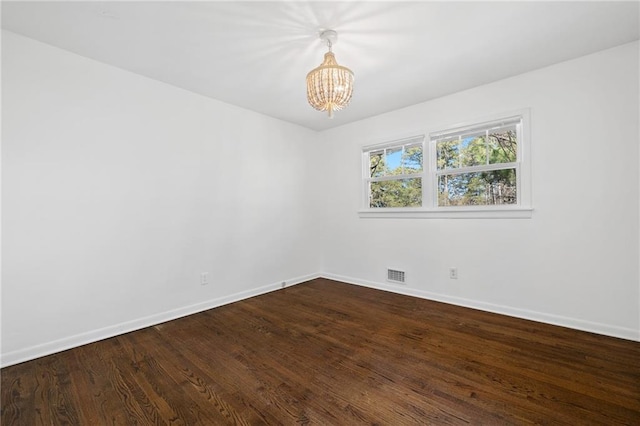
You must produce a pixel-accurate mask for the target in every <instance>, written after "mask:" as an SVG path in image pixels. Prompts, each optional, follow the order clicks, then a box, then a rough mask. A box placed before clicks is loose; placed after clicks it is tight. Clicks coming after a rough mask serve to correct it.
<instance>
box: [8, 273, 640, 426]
mask: <svg viewBox="0 0 640 426" xmlns="http://www.w3.org/2000/svg"><path fill="white" fill-rule="evenodd" d="M1 374H2V391H1V393H2V424H3V425H5V426H9V425H58V424H71V425H107V424H108V425H134V424H142V425H147V424H167V425H168V424H172V425H196V424H202V425H225V424H241V425H259V424H288V425H294V424H296V425H297V424H314V425H355V424H381V425H404V424H434V425H448V424H489V425H505V424H517V425H522V424H530V423H536V424H568V425H578V424H579V425H587V424H601V425H616V424H628V425H638V424H640V343H637V342H631V341H625V340H621V339H614V338H609V337H604V336H599V335H595V334H590V333H583V332H578V331H575V330H569V329H565V328H561V327H554V326H550V325H544V324H539V323H535V322H530V321H524V320H518V319H514V318H509V317H505V316H500V315H495V314H489V313H486V312H480V311H475V310H471V309H465V308H460V307H455V306H450V305H446V304H440V303H436V302H430V301H426V300H421V299H416V298H411V297H406V296H401V295H396V294H392V293H386V292H382V291H377V290H371V289H367V288H363V287H357V286H352V285H348V284H343V283H338V282H334V281H329V280H324V279H318V280H314V281H310V282H308V283H304V284H300V285H297V286H294V287H290V288H287V289H285V290H281V291H278V292H274V293H269V294H266V295H263V296H259V297H255V298H252V299H249V300H245V301H241V302H238V303H234V304H231V305H227V306H223V307H220V308H217V309H212V310H209V311H206V312H203V313H201V314H197V315H192V316H190V317H186V318H182V319H179V320H176V321H171V322H168V323H165V324H161V325H159V326H156V327H151V328H148V329H144V330H140V331H137V332H134V333H129V334H126V335H122V336H119V337H115V338H112V339H108V340H104V341H101V342H97V343H94V344H90V345H86V346H83V347H80V348H76V349H72V350H69V351H66V352H62V353H59V354H55V355H51V356H47V357H44V358H40V359H37V360H34V361H30V362H26V363H22V364H19V365H15V366H11V367H7V368H4V369H2V372H1Z"/></svg>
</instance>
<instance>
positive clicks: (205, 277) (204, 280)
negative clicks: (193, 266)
mask: <svg viewBox="0 0 640 426" xmlns="http://www.w3.org/2000/svg"><path fill="white" fill-rule="evenodd" d="M207 284H209V273H208V272H203V273H201V274H200V285H207Z"/></svg>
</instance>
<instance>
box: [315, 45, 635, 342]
mask: <svg viewBox="0 0 640 426" xmlns="http://www.w3.org/2000/svg"><path fill="white" fill-rule="evenodd" d="M638 49H639V46H638V43H637V42H635V43H631V44H627V45H623V46H620V47H617V48H614V49H610V50H606V51H603V52H600V53H597V54H594V55H590V56H586V57H583V58H579V59H577V60H572V61H569V62H565V63H561V64H558V65H555V66H551V67H548V68H545V69H541V70H538V71H535V72H531V73H527V74H524V75H521V76H517V77H514V78H510V79H507V80H503V81H499V82H497V83H494V84H490V85H486V86H482V87H478V88H475V89H472V90H468V91H464V92H461V93H457V94H454V95H452V96H447V97H444V98H440V99H437V100H434V101H431V102H426V103H423V104H419V105H415V106H412V107H409V108H405V109H402V110H398V111H394V112H391V113H388V114H384V115H381V116H377V117H374V118H371V119H367V120H363V121H360V122H357V123H353V124H351V125H346V126H342V127H339V128H336V129H333V130H329V131H326V132H324V133H323V134H322V136H323V141H322V142H321V143H322V152H323V153H324V155H326V162H327V163H328V164H331V169H330V170H331V172H330V173H328V174H327V176H326V180H325V182H326V185H327V188H325V193H326V194H327V197H326V205H327V212H326V219H327V220H326V224H325V230H326V232H325V234H324V247H325V250H324V271H325V275H327V276H330V277H334V278H337V279H342V280H346V281H349V282H354V283H359V284H364V285H370V286H374V287H378V288H388V289H392V290H394V291H400V292H404V293H408V294H413V295H417V296H422V297H428V298H433V299H437V300H443V301H448V302H453V303H457V304H461V305H467V306H473V307H478V308H481V309H487V310H492V311H496V312H502V313H507V314H511V315H515V316H520V317H525V318H531V319H537V320H542V321H547V322H551V323H557V324H562V325H566V326H570V327H575V328H581V329H586V330H591V331H596V332H601V333H604V334H610V335H615V336H621V337H626V338H631V339H639V338H640V325H639V318H640V312H639V305H640V303H639V301H640V295H639V276H638V255H639V250H638V219H639V212H638V189H639V175H638V140H639V138H638V135H639V126H638V115H639V107H638V94H639V87H638V80H639V72H638ZM434 66H437V64H434ZM416 84H420V82H416ZM522 108H531V122H532V126H531V129H532V130H531V139H532V159H533V169H532V170H533V206H534V209H535V210H534V213H533V218H531V219H511V220H509V219H454V220H451V219H449V220H446V219H417V220H416V219H363V218H359V217H358V215H357V211H358V209H359V208H360V207H361V205H360V202H361V196H360V194H361V192H360V191H361V164H360V161H361V147H362V146H363V145H367V144H370V143H372V142H380V141H382V140H384V138H388V140H393V139H394V138H397V137H398V136H407V134H411V133H412V132H413V134H415V133H416V131H421V132H424V133H426V134H428V132H429V131H434V130H441V129H442V127H443V126H446V125H453V124H456V123H461V122H467V121H470V120H474V119H476V118H479V117H483V116H486V115H491V114H494V113H500V112H508V111H512V110H517V109H522ZM387 267H395V268H401V269H404V270H405V271H406V273H407V281H408V282H407V285H406V286H397V287H393V286H390V285H387V284H386V283H385V278H386V268H387ZM449 267H457V268H458V272H459V279H458V280H450V279H449V278H448V268H449Z"/></svg>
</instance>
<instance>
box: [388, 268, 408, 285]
mask: <svg viewBox="0 0 640 426" xmlns="http://www.w3.org/2000/svg"><path fill="white" fill-rule="evenodd" d="M387 281H390V282H392V283H400V284H404V271H399V270H397V269H387Z"/></svg>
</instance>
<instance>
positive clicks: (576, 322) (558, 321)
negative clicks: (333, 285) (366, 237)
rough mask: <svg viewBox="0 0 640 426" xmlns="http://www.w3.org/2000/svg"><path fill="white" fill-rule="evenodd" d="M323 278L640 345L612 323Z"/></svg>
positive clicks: (638, 335)
mask: <svg viewBox="0 0 640 426" xmlns="http://www.w3.org/2000/svg"><path fill="white" fill-rule="evenodd" d="M320 276H321V277H322V278H328V279H331V280H336V281H341V282H345V283H348V284H355V285H360V286H363V287H370V288H374V289H377V290H384V291H390V292H393V293H399V294H404V295H407V296H413V297H419V298H421V299H428V300H434V301H436V302H443V303H448V304H451V305H457V306H463V307H466V308H473V309H479V310H481V311H487V312H493V313H496V314H502V315H508V316H511V317H516V318H522V319H527V320H531V321H537V322H543V323H547V324H553V325H559V326H561V327H567V328H572V329H576V330H581V331H588V332H591V333H597V334H602V335H605V336H611V337H619V338H622V339H627V340H633V341H636V342H640V331H639V330H634V329H632V328H625V327H619V326H614V325H609V324H602V323H597V322H591V321H585V320H580V319H576V318H570V317H564V316H560V315H553V314H547V313H544V312H536V311H530V310H526V309H518V308H512V307H510V306H503V305H495V304H492V303H487V302H481V301H477V300H471V299H465V298H461V297H454V296H447V295H444V294H438V293H431V292H428V291H423V290H417V289H414V288H408V287H405V286H399V285H393V284H388V283H379V282H373V281H367V280H361V279H358V278H352V277H346V276H343V275H336V274H331V273H321V274H320Z"/></svg>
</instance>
